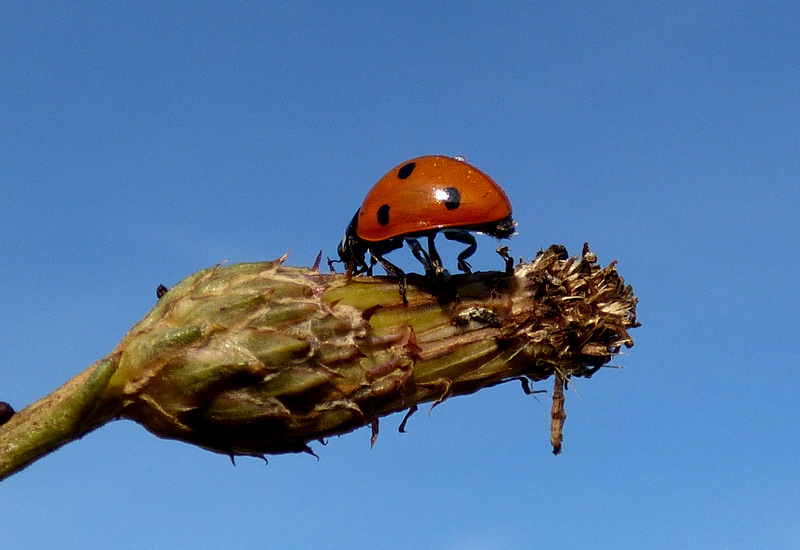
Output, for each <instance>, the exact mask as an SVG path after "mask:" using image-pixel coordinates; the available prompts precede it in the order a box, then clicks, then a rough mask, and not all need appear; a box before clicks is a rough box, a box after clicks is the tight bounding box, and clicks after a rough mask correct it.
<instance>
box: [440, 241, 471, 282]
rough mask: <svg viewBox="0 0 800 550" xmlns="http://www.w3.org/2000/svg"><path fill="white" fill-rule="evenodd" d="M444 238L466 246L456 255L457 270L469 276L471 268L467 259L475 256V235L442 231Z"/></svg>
mask: <svg viewBox="0 0 800 550" xmlns="http://www.w3.org/2000/svg"><path fill="white" fill-rule="evenodd" d="M443 233H444V238H445V239H447V240H449V241H456V242H459V243H462V244H466V245H468V246H467V248H466V249H464V250H463V251H462V252H461V254H459V255H458V269H460V270H461V271H463V272H464V273H466V274H467V275H469V274H470V273H472V269H471V266H470V265H469V262H467V258H469V257H470V256H472V255H473V254H475V251H476V250H478V242H477V241H476V240H475V235H473V234H472V233H470V232H468V231H452V230H451V231H443Z"/></svg>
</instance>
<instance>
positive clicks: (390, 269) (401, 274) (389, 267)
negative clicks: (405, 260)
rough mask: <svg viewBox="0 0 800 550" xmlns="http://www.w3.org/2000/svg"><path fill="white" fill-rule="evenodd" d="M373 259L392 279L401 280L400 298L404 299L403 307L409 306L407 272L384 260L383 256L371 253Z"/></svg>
mask: <svg viewBox="0 0 800 550" xmlns="http://www.w3.org/2000/svg"><path fill="white" fill-rule="evenodd" d="M371 254H372V257H373V259H375V260H376V261H377V262H378V263H379V264H381V267H382V268H383V269H385V270H386V273H388V274H389V275H391V276H392V277H396V278H397V279H399V280H400V296H402V297H403V305H404V306H407V305H408V300H406V274H405V271H403V270H402V269H400V268H399V267H397V266H396V265H394V264H393V263H392V262H390V261H389V260H386V259H384V257H383V256H381V255H380V254H376V253H375V252H371Z"/></svg>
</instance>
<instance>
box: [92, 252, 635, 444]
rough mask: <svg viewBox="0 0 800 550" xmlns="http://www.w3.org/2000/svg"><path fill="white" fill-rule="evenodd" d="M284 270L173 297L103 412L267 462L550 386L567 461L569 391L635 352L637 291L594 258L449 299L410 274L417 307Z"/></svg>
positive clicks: (387, 289) (222, 269) (470, 284)
mask: <svg viewBox="0 0 800 550" xmlns="http://www.w3.org/2000/svg"><path fill="white" fill-rule="evenodd" d="M282 264H283V259H281V260H277V261H274V262H264V263H252V264H238V265H231V266H217V267H214V268H211V269H207V270H204V271H201V272H198V273H196V274H195V275H192V276H191V277H189V278H187V279H185V280H184V281H182V282H180V283H179V284H178V285H176V286H175V287H174V288H172V289H170V290H169V291H168V292H167V293H166V294H164V295H163V296H162V297H161V298H160V299H159V301H158V303H157V305H156V307H155V308H154V309H153V310H152V311H151V312H150V313H149V314H148V315H147V316H146V317H145V318H144V319H143V320H142V321H141V322H140V323H138V324H137V325H136V326H134V327H133V328H132V329H131V331H130V332H129V333H128V335H127V336H126V337H125V338H124V339H123V341H122V342H121V343H120V345H119V346H118V348H117V350H116V352H115V354H114V355H115V356H116V357H117V358H118V359H117V361H118V366H117V369H116V372H115V373H114V374H113V376H112V377H111V379H110V382H109V384H108V387H107V389H106V392H105V396H104V402H105V403H106V407H112V408H114V407H119V409H118V414H119V416H122V417H125V418H130V419H132V420H135V421H137V422H139V423H141V424H142V425H144V426H145V427H146V428H147V429H148V430H150V431H151V432H153V433H155V434H156V435H159V436H161V437H167V438H173V439H179V440H183V441H187V442H191V443H194V444H197V445H199V446H201V447H204V448H207V449H211V450H214V451H217V452H221V453H225V454H229V455H230V456H231V457H233V456H235V455H254V456H262V455H263V454H265V453H285V452H300V451H310V449H309V447H308V442H309V441H312V440H315V439H321V438H325V437H327V436H331V435H335V434H341V433H344V432H348V431H350V430H353V429H355V428H358V427H360V426H364V425H371V426H372V429H373V443H374V438H375V437H376V436H377V426H378V418H379V417H380V416H383V415H386V414H389V413H393V412H397V411H402V410H409V411H411V412H413V411H414V410H416V406H417V404H419V403H421V402H426V401H434V402H435V403H439V402H441V401H443V400H444V399H446V398H448V397H450V396H453V395H459V394H468V393H472V392H475V391H477V390H479V389H480V388H482V387H486V386H491V385H494V384H497V383H500V382H503V381H507V380H510V379H515V378H516V379H521V380H522V381H523V387H525V388H528V387H529V384H528V381H539V380H543V379H545V378H547V377H549V376H551V375H555V376H556V391H555V393H554V409H553V446H554V452H558V450H560V446H561V431H560V428H561V424H563V419H564V417H565V415H564V414H563V386H564V384H565V383H566V381H567V380H569V378H570V377H572V376H584V377H588V376H591V375H592V374H593V373H594V372H595V371H596V370H597V369H598V368H599V367H601V366H602V365H604V364H606V363H607V362H609V361H610V360H611V359H612V357H613V356H614V355H615V354H616V353H618V351H619V349H620V347H621V346H623V345H624V346H628V347H630V346H632V345H633V340H632V339H631V338H630V336H629V335H628V333H627V329H628V328H631V327H634V326H637V323H636V319H635V305H636V299H635V297H634V296H633V292H632V289H631V287H629V286H626V285H625V284H624V282H623V281H622V278H621V277H620V276H619V275H618V274H617V271H616V269H615V267H614V265H613V264H612V265H611V266H609V267H607V268H605V269H603V268H601V267H599V266H598V265H597V263H596V258H595V256H594V254H592V253H591V252H589V250H588V247H585V248H584V253H583V255H582V257H581V258H577V257H573V258H567V256H566V253H565V250H564V249H563V247H551V248H550V249H548V250H547V251H545V252H543V253H540V254H539V255H538V256H537V257H536V259H534V260H533V261H532V262H531V263H527V264H526V263H521V264H520V265H518V266H517V267H516V269H514V270H513V273H509V274H504V273H498V272H491V273H476V274H473V275H470V276H453V277H452V279H451V280H450V281H449V284H450V285H452V288H453V289H455V290H456V291H457V297H456V298H455V299H452V300H449V301H447V302H446V303H440V302H441V301H440V300H438V299H437V297H436V296H435V294H434V293H431V292H429V290H430V289H428V288H426V287H425V284H426V281H425V280H424V279H422V278H420V279H419V280H416V279H414V278H410V279H409V286H408V292H407V298H408V305H407V306H404V305H403V303H402V300H401V297H400V295H399V293H398V288H397V284H396V282H395V281H394V280H392V279H389V278H348V277H347V276H346V275H344V274H340V275H337V274H330V275H322V274H320V273H318V272H317V271H316V270H311V269H307V268H296V267H286V266H284V265H282ZM404 423H405V421H404V422H403V424H404ZM401 429H402V426H401Z"/></svg>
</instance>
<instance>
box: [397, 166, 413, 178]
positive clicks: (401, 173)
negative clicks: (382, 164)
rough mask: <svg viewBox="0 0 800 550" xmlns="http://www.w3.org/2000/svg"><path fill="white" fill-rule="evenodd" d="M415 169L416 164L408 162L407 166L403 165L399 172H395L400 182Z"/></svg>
mask: <svg viewBox="0 0 800 550" xmlns="http://www.w3.org/2000/svg"><path fill="white" fill-rule="evenodd" d="M416 167H417V163H416V162H409V163H408V164H404V165H403V166H402V167H401V168H400V170H398V171H397V177H398V178H400V179H401V180H404V179H406V178H407V177H408V176H410V175H411V172H413V171H414V168H416Z"/></svg>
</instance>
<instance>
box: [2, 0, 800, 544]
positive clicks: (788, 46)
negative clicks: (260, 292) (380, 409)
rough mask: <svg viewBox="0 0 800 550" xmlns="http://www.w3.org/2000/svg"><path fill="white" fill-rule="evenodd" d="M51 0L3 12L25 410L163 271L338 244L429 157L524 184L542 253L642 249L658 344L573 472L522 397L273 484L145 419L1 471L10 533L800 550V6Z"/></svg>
mask: <svg viewBox="0 0 800 550" xmlns="http://www.w3.org/2000/svg"><path fill="white" fill-rule="evenodd" d="M30 4H31V3H28V2H4V3H3V4H2V6H0V257H2V262H0V280H2V289H3V290H2V292H0V312H2V313H1V314H0V399H1V400H5V401H9V402H11V403H12V404H13V405H14V406H16V407H17V408H22V407H23V406H24V405H26V404H28V403H30V402H32V401H34V400H36V399H38V398H40V397H42V396H44V395H45V394H47V393H49V392H50V391H52V390H53V389H55V388H56V387H57V386H59V385H60V384H61V383H63V382H64V381H66V380H67V379H68V378H70V377H71V376H73V375H74V374H76V373H78V372H79V371H81V370H83V369H84V368H85V367H86V366H88V365H89V364H91V363H92V362H94V361H95V360H96V359H98V358H100V357H103V356H104V355H105V354H107V353H108V352H110V351H111V350H112V349H113V347H114V346H115V345H116V343H117V342H118V341H119V339H120V338H121V337H122V336H123V335H124V334H125V332H126V331H127V329H128V328H129V327H130V326H132V325H133V324H134V323H135V322H137V321H138V320H139V319H140V318H141V317H142V316H143V315H144V314H145V313H146V312H147V311H148V309H149V308H150V307H151V306H152V305H153V303H154V301H155V288H156V286H157V285H158V284H159V283H163V284H166V285H172V284H174V283H175V282H177V281H178V280H180V279H181V278H183V277H184V276H186V275H189V274H190V273H192V272H194V271H196V270H197V269H200V268H203V267H207V266H210V265H213V264H215V263H217V262H220V261H222V260H228V261H230V262H240V261H253V260H262V259H272V258H276V257H278V256H280V255H281V254H283V253H284V252H286V251H291V257H290V260H289V262H290V263H292V264H294V265H310V264H311V263H312V262H313V260H314V257H315V256H316V254H317V252H318V251H319V250H320V249H322V250H324V252H325V253H326V254H328V255H332V254H334V253H335V246H336V244H337V243H338V240H339V238H340V236H341V233H342V231H343V229H344V227H345V225H346V224H347V222H348V221H349V219H350V217H351V216H352V214H353V212H354V211H355V209H356V208H357V207H358V205H359V204H360V202H361V199H362V198H363V196H364V194H365V193H366V191H367V190H368V189H369V187H370V186H371V185H372V184H373V183H374V182H375V181H376V180H377V179H378V178H379V177H380V176H381V175H383V174H384V173H385V172H386V171H387V170H388V169H389V168H391V167H392V166H394V165H396V164H398V163H399V162H401V161H403V160H406V159H408V158H411V157H413V156H417V155H421V154H449V155H464V156H466V157H467V159H468V160H469V161H470V162H471V163H473V164H475V165H477V166H479V167H480V168H482V169H483V170H485V171H486V172H488V173H489V174H491V175H492V176H493V177H494V178H495V179H496V180H497V181H498V182H499V183H500V184H501V185H502V186H503V187H504V188H505V189H506V191H507V193H508V195H509V196H510V198H511V200H512V202H513V204H514V215H515V217H516V219H517V220H518V221H519V227H518V230H519V234H518V235H517V236H515V237H514V238H513V239H512V241H510V244H511V246H512V250H513V253H514V254H515V255H523V256H525V257H526V258H530V257H532V256H533V255H534V254H535V253H536V251H537V250H539V249H540V248H543V247H547V246H548V245H550V244H552V243H561V244H564V245H566V246H567V247H568V249H569V250H570V252H572V253H578V252H579V250H580V247H581V245H582V244H583V242H584V241H588V242H589V243H590V244H591V246H592V248H593V250H594V252H596V253H597V254H598V256H599V258H600V261H601V262H602V263H604V264H605V263H608V262H610V261H612V260H614V259H617V260H619V269H620V272H621V274H622V275H623V276H624V277H625V278H626V280H627V281H628V282H629V283H630V284H632V285H633V286H634V288H635V290H636V292H637V294H638V296H639V298H640V308H639V317H640V321H641V322H642V323H643V326H642V328H640V329H637V330H636V331H634V332H633V336H634V337H635V339H636V346H635V347H634V348H633V349H632V350H631V351H630V353H629V355H628V356H624V357H621V358H620V359H619V360H618V361H617V363H618V364H620V365H624V367H625V368H624V369H623V370H612V369H608V370H603V371H601V372H600V373H598V374H597V375H596V376H595V377H594V378H592V379H591V380H588V381H586V380H584V381H581V380H578V381H577V384H576V388H577V394H576V393H574V392H573V393H570V394H568V396H567V413H568V415H569V418H568V419H567V424H566V427H565V445H564V453H563V454H562V455H561V456H558V457H554V456H553V455H552V454H551V453H550V448H549V444H548V428H549V418H548V415H549V399H548V398H543V399H540V401H537V400H535V399H533V398H530V397H526V396H525V395H524V394H523V393H522V392H521V391H520V390H519V387H518V386H517V385H506V386H500V387H496V388H492V389H489V390H484V391H482V392H479V393H478V394H476V395H473V396H469V397H462V398H456V399H453V400H451V401H448V402H447V403H445V404H444V405H442V406H441V407H438V408H437V409H436V410H435V411H433V413H432V414H431V415H430V416H428V415H427V414H421V415H418V416H416V417H414V418H413V419H412V421H411V423H410V425H409V430H408V431H409V433H407V434H398V433H397V432H396V426H397V425H398V424H399V422H400V419H401V418H400V417H399V416H393V417H390V418H388V419H385V420H384V421H383V423H382V432H381V436H380V438H379V440H378V442H377V444H376V446H375V448H374V449H372V450H370V448H369V437H370V434H369V430H360V431H356V432H354V433H351V434H348V435H346V436H344V437H341V438H336V439H332V440H331V441H329V443H328V445H327V447H324V448H323V447H320V446H317V447H315V450H316V451H317V453H318V454H319V455H320V457H321V460H320V461H316V460H315V459H314V458H313V457H310V456H302V455H296V456H295V455H284V456H277V457H273V458H271V459H270V463H269V466H264V464H263V462H261V461H259V460H255V459H240V460H239V461H238V462H237V466H236V467H235V468H234V467H233V466H231V464H230V461H229V460H228V458H227V457H225V456H221V455H215V454H211V453H208V452H205V451H201V450H199V449H197V448H194V447H191V446H189V445H186V444H183V443H178V442H174V441H165V440H159V439H157V438H155V437H153V436H151V435H150V434H149V433H147V432H146V431H145V430H144V429H143V428H141V427H139V426H137V425H135V424H133V423H131V422H117V423H113V424H111V425H108V426H105V427H103V428H101V429H100V430H98V431H97V432H95V433H93V434H90V435H89V436H87V437H85V438H84V439H83V440H81V441H78V442H75V443H72V444H70V445H68V446H67V447H65V448H63V449H61V450H60V451H58V452H56V453H55V454H53V455H51V456H49V457H46V458H45V459H43V460H41V461H39V462H38V463H36V464H34V465H33V466H31V467H30V468H28V469H27V470H25V471H23V472H22V473H20V474H18V475H16V476H14V477H12V478H10V479H9V480H7V481H5V482H3V483H2V485H0V546H2V547H3V548H8V549H39V548H59V549H72V548H75V549H78V548H80V549H83V548H92V547H95V548H96V547H99V546H104V547H107V546H113V547H114V548H118V549H129V548H130V549H133V548H137V549H138V548H223V547H241V548H244V547H248V548H282V549H285V548H298V549H299V548H331V549H339V548H348V549H352V548H389V549H394V548H397V549H401V548H402V549H408V548H414V549H417V548H419V549H423V548H443V549H476V550H477V549H517V548H609V549H615V550H619V549H639V548H664V549H673V548H709V549H718V548H726V549H735V548H742V549H751V548H800V468H798V460H799V457H800V397H798V395H799V393H798V390H797V389H796V382H795V380H796V374H797V370H798V366H799V365H798V359H797V350H798V344H800V338H798V336H797V332H798V311H800V299H799V298H800V296H799V294H800V283H799V282H798V280H799V279H800V259H799V257H798V253H797V250H796V248H797V244H798V242H799V241H800V230H799V229H798V225H799V224H798V219H799V218H800V216H798V211H800V9H798V8H797V5H796V3H795V2H772V3H750V4H748V3H730V2H684V3H669V2H668V3H663V2H657V3H651V2H629V3H614V4H608V3H602V4H598V5H597V7H591V6H588V5H586V3H562V2H553V3H541V2H514V3H502V2H501V3H489V2H466V3H464V2H459V3H447V4H444V3H442V4H440V5H438V6H437V7H433V5H432V4H429V3H422V2H419V3H415V2H403V3H400V4H388V3H380V2H364V3H338V2H337V3H333V2H327V3H324V2H312V3H307V4H300V3H286V5H285V6H282V7H261V4H262V3H255V2H253V3H247V2H245V3H235V5H234V3H227V2H220V3H205V2H193V3H186V4H176V3H163V4H162V3H130V4H129V5H127V6H124V7H123V6H122V5H121V4H114V5H112V6H109V5H108V3H105V2H83V3H80V4H79V5H75V4H72V3H69V4H67V3H61V2H39V3H35V5H30ZM271 4H273V5H274V6H278V4H279V3H277V2H275V3H271ZM491 244H493V243H491V241H486V240H482V241H481V250H480V251H479V254H478V255H477V256H476V258H475V261H474V262H473V265H474V266H475V267H476V268H477V269H488V268H490V267H492V266H496V265H497V258H496V257H495V256H494V253H493V252H492V249H493V247H492V246H491ZM443 248H445V250H448V249H447V248H446V247H444V245H443ZM394 257H395V258H396V259H397V261H398V262H400V263H401V264H403V263H404V262H406V258H405V257H404V253H401V252H398V253H396V254H395V256H394ZM451 259H452V255H451ZM407 265H413V264H410V263H409V264H407ZM452 267H453V266H452V265H451V268H452ZM547 387H549V384H548V386H547Z"/></svg>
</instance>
